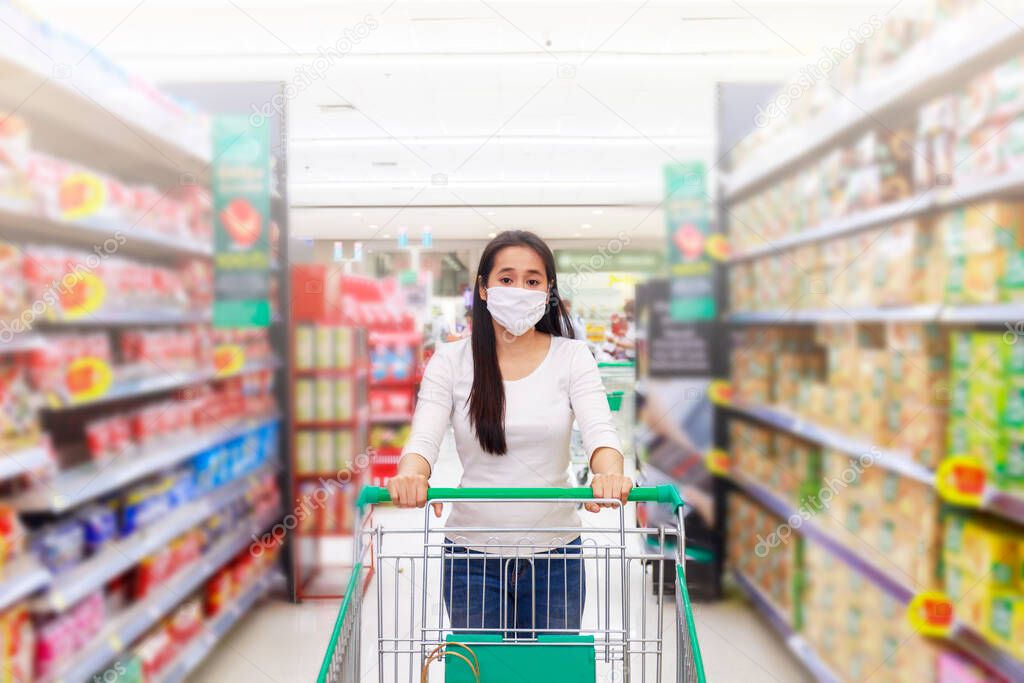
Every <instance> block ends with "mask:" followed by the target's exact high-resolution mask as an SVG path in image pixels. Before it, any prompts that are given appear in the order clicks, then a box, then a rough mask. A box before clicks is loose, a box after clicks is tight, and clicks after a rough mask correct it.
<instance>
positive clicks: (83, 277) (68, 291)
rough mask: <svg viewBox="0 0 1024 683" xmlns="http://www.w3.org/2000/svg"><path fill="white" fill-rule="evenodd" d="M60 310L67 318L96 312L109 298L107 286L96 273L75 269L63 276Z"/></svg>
mask: <svg viewBox="0 0 1024 683" xmlns="http://www.w3.org/2000/svg"><path fill="white" fill-rule="evenodd" d="M59 299H60V310H61V314H62V315H63V317H64V319H65V320H77V319H79V318H82V317H84V316H87V315H89V314H90V313H95V312H96V311H97V310H99V309H100V307H102V306H103V304H104V302H105V301H106V300H107V286H106V284H104V282H103V280H101V279H100V278H99V277H98V276H97V275H96V274H95V273H91V272H89V271H87V270H75V271H73V272H71V273H68V274H67V275H65V276H64V277H63V278H61V287H60V293H59Z"/></svg>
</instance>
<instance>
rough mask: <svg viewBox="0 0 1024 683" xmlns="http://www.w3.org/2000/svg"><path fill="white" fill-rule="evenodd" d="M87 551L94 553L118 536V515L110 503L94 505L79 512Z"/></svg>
mask: <svg viewBox="0 0 1024 683" xmlns="http://www.w3.org/2000/svg"><path fill="white" fill-rule="evenodd" d="M78 521H79V523H80V524H81V525H82V534H83V536H84V539H85V551H86V552H87V553H88V554H90V555H92V554H94V553H96V552H98V551H99V550H100V549H101V548H102V547H103V546H104V545H105V544H107V543H109V542H110V541H113V540H114V539H116V538H117V515H116V514H115V513H114V509H113V508H112V507H111V506H109V505H92V506H90V507H87V508H85V509H84V510H82V511H81V512H80V513H78Z"/></svg>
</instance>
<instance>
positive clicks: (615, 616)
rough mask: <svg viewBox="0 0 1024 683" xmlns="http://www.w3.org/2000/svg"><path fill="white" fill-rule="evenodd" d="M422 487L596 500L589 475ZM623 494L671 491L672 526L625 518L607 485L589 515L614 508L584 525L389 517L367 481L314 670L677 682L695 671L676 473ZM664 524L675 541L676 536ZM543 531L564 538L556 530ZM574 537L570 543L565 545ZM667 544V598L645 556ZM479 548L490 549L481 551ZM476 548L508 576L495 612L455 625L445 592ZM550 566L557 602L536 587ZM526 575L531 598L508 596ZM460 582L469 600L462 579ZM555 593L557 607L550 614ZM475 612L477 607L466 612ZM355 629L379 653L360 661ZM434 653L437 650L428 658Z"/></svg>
mask: <svg viewBox="0 0 1024 683" xmlns="http://www.w3.org/2000/svg"><path fill="white" fill-rule="evenodd" d="M427 499H428V500H429V501H431V502H442V503H447V502H469V501H472V502H474V503H487V504H503V505H523V504H530V503H538V502H550V501H556V502H562V503H564V504H566V505H573V506H575V505H576V504H578V502H579V501H582V500H593V492H592V491H591V489H590V488H565V489H561V488H551V489H545V488H530V489H527V488H523V489H515V488H497V489H450V488H449V489H430V491H429V493H428V496H427ZM629 500H630V501H631V502H650V503H664V504H667V505H671V506H672V508H673V510H674V511H675V518H676V520H677V523H678V528H673V529H671V530H667V529H639V528H630V527H628V526H627V524H626V519H627V517H626V514H625V511H624V506H622V505H621V503H620V501H616V500H604V499H602V500H600V501H598V502H602V503H608V504H610V505H611V506H613V507H614V508H617V509H615V510H613V511H605V513H603V514H602V515H601V516H597V517H595V518H594V519H595V520H596V521H598V522H603V521H604V520H606V519H609V518H611V517H615V518H616V520H617V523H614V524H607V523H606V526H601V527H589V526H588V527H584V528H582V529H581V528H578V527H575V528H545V529H543V530H537V529H482V528H474V527H459V528H456V527H451V526H444V524H443V522H441V521H438V520H435V519H434V518H433V515H432V513H431V512H430V507H429V506H428V507H427V509H426V510H425V511H424V526H423V527H422V528H414V529H407V528H399V529H390V528H383V527H382V526H381V525H380V524H377V523H376V522H375V521H374V511H373V506H375V505H378V504H381V503H386V502H389V501H390V497H389V495H388V493H387V491H386V490H385V489H381V488H377V487H366V488H364V489H363V491H362V493H361V494H360V497H359V500H358V502H357V507H358V509H359V515H360V519H361V520H362V522H361V523H360V525H359V526H358V527H357V528H358V530H359V531H358V532H357V534H356V559H357V562H356V564H355V568H354V570H353V573H352V577H351V580H350V581H349V584H348V589H347V591H346V597H345V600H344V602H343V603H342V606H341V610H340V611H339V613H338V617H337V619H336V621H335V624H334V630H333V631H332V633H331V639H330V643H329V645H328V649H327V653H326V656H325V657H324V661H323V665H322V667H321V669H320V675H319V678H318V679H317V680H318V683H333V682H335V681H341V682H343V683H356V682H357V681H360V680H377V681H380V683H384V682H385V681H387V682H389V683H391V682H395V683H397V682H398V681H408V682H409V683H414V682H415V681H421V682H422V683H426V682H427V681H442V680H443V681H444V682H445V683H480V682H481V681H482V682H483V683H513V682H516V683H518V682H521V681H529V682H530V683H544V682H548V681H559V682H560V683H577V682H579V683H583V682H587V683H593V682H595V681H603V682H606V683H612V682H613V681H614V682H618V681H622V682H624V683H628V682H630V681H634V682H637V681H639V682H642V683H645V682H648V681H656V682H658V683H660V682H661V681H663V680H672V678H673V677H674V679H675V680H676V681H677V683H691V682H697V683H703V682H704V681H705V677H704V668H703V663H702V661H701V656H700V648H699V647H698V643H697V634H696V632H695V630H694V621H693V613H692V611H691V607H690V599H689V596H688V594H687V592H686V580H685V575H684V567H685V564H684V557H685V552H684V549H683V548H684V543H683V526H682V523H683V516H682V513H683V502H682V500H681V499H680V497H679V493H678V492H677V491H676V489H675V488H674V487H672V486H658V487H641V488H634V489H633V491H632V493H631V494H630V497H629ZM581 532H582V536H581ZM481 533H482V534H486V538H487V542H486V543H485V544H484V546H483V547H480V546H479V545H475V546H473V549H472V550H467V549H466V548H465V547H463V546H461V545H460V543H462V542H464V540H465V539H466V537H465V536H464V534H471V535H472V534H481ZM541 533H543V534H544V538H546V539H547V540H546V543H545V544H544V545H534V544H533V543H532V540H531V539H532V535H533V534H541ZM670 533H671V534H672V535H674V536H675V539H674V540H676V541H678V542H676V543H674V545H673V544H672V541H670V540H669V538H668V536H669V534H670ZM552 534H555V535H558V536H559V538H558V539H556V540H555V541H552V540H551V538H552V536H551V535H552ZM648 535H654V536H655V537H657V538H660V539H661V541H662V544H661V546H660V547H655V548H651V547H650V545H649V544H647V543H645V537H646V536H648ZM471 538H474V539H479V538H480V536H478V535H473V536H471ZM524 538H525V540H524ZM577 538H580V540H579V541H576V539H577ZM562 539H564V540H562ZM570 541H574V542H576V544H575V545H567V544H568V543H569V542H570ZM672 547H674V550H675V553H676V567H675V571H676V573H677V577H678V587H679V588H678V590H677V591H676V592H675V599H674V600H673V599H672V598H671V597H669V599H668V601H666V599H665V598H666V594H665V592H664V591H660V590H659V591H654V590H650V589H649V586H650V587H654V586H655V582H654V579H653V576H652V575H653V573H654V570H653V567H654V566H655V565H657V566H659V567H660V566H661V562H662V561H663V559H664V554H665V552H666V550H667V549H669V548H672ZM480 551H483V552H485V553H486V554H485V555H480V554H476V553H478V552H480ZM482 558H486V559H482ZM471 562H482V563H485V564H484V566H491V567H492V571H498V572H500V585H501V586H504V588H502V589H501V590H502V597H503V599H502V600H501V601H500V602H501V604H500V605H499V606H498V609H499V611H500V623H498V624H495V623H493V622H492V623H488V624H484V623H481V624H479V625H474V624H471V623H460V624H457V625H456V626H457V628H455V629H454V630H453V629H452V627H451V624H450V622H449V618H448V610H447V609H446V606H448V605H453V604H454V601H455V600H456V597H457V596H456V594H455V584H456V578H457V577H459V576H460V575H461V572H462V571H463V570H465V571H466V572H469V567H470V566H471V564H470V563H471ZM486 563H493V564H490V565H488V564H486ZM370 565H373V566H374V567H375V576H374V581H373V583H375V585H376V593H377V596H376V598H377V599H376V605H377V609H376V611H373V610H365V611H364V609H363V599H364V596H363V590H362V588H363V584H362V577H363V575H364V573H365V572H366V571H368V569H369V566H370ZM559 565H561V571H560V572H559V573H556V572H555V571H554V570H553V569H552V568H553V567H554V568H556V569H557V568H558V566H559ZM477 566H479V565H477ZM495 566H496V567H497V569H494V567H495ZM446 569H447V572H446ZM446 576H447V579H448V580H447V581H446ZM545 576H546V582H547V585H546V587H545V586H544V583H543V582H544V581H545V578H544V577H545ZM553 576H555V577H556V578H555V579H554V580H555V581H556V583H555V591H554V595H555V596H556V597H557V595H558V590H557V589H558V585H557V582H558V581H561V582H562V583H563V584H564V585H563V589H564V590H563V591H562V597H561V598H558V599H560V600H562V601H563V604H562V605H557V603H555V607H554V608H553V607H552V601H551V600H545V599H544V598H543V597H541V599H540V600H538V599H537V596H538V595H540V596H544V595H545V591H547V593H546V595H547V596H548V597H550V596H551V595H552V592H551V591H552V581H553V579H552V577H553ZM523 577H527V578H526V584H525V586H526V587H525V588H523V590H524V591H529V590H530V589H531V588H532V589H533V593H532V595H533V600H532V601H531V602H530V607H529V608H528V609H527V608H525V607H522V608H520V607H516V606H514V605H518V604H519V601H517V600H515V599H511V600H510V598H515V597H519V596H518V595H513V591H515V592H518V591H519V590H520V588H519V587H520V586H522V585H524V584H523V583H522V580H523ZM570 580H573V581H577V582H580V583H582V582H585V585H586V589H585V597H583V594H582V592H576V593H575V595H576V597H574V598H572V600H576V601H577V602H576V604H572V603H571V602H570V598H569V596H570V594H571V593H572V591H570V590H569V589H568V586H569V582H570ZM465 585H466V588H465V590H466V593H467V594H466V596H465V600H466V601H469V600H470V599H472V598H471V596H469V590H470V589H469V583H468V582H466V584H465ZM576 585H579V583H577V584H576ZM513 586H514V587H513ZM460 590H461V588H460ZM524 595H525V593H524ZM459 596H461V593H460V594H459ZM481 597H483V594H481ZM484 599H485V598H484ZM673 603H674V604H673ZM478 605H479V603H478ZM492 607H493V606H492ZM559 607H561V608H562V611H561V615H562V616H563V617H564V620H563V621H559V618H558V615H556V616H555V617H553V616H552V613H553V611H552V610H554V612H558V608H559ZM520 609H521V610H522V611H519V610H520ZM513 611H516V612H517V613H515V614H514V613H513ZM364 616H366V617H367V618H368V621H367V622H366V623H364V622H363V617H364ZM477 618H481V619H482V618H483V617H476V616H474V617H473V619H474V620H475V619H477ZM666 621H667V622H669V623H668V628H671V627H672V622H674V629H673V630H674V632H675V639H674V642H673V641H671V640H667V639H666V638H665V631H666ZM372 622H375V625H374V624H373V623H372ZM374 632H375V638H374ZM364 638H368V639H371V640H372V639H375V640H376V643H375V645H376V647H375V648H373V650H371V651H373V652H375V653H376V661H375V662H374V661H370V662H365V661H363V662H361V661H360V655H361V653H360V645H361V642H362V640H363V639H364ZM432 662H437V663H436V664H434V665H433V666H432ZM442 670H443V673H442Z"/></svg>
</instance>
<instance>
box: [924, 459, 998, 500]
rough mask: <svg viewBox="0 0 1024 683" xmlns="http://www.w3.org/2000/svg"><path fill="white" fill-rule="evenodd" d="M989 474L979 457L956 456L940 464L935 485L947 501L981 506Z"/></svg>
mask: <svg viewBox="0 0 1024 683" xmlns="http://www.w3.org/2000/svg"><path fill="white" fill-rule="evenodd" d="M986 480H987V474H986V472H985V466H984V465H983V464H982V462H981V461H980V460H978V459H977V458H972V457H969V456H960V455H958V456H954V457H952V458H947V459H946V460H944V461H943V462H942V464H941V465H939V470H938V472H937V473H936V474H935V487H936V488H937V489H938V491H939V495H940V496H942V499H943V500H945V501H946V502H949V503H952V504H953V505H962V506H965V507H979V506H980V505H981V503H982V500H983V499H984V496H985V485H986Z"/></svg>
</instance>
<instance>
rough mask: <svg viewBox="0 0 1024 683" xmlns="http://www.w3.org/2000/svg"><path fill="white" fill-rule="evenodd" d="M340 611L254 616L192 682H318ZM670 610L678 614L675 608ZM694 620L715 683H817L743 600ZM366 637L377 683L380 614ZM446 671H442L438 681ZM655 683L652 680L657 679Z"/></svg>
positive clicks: (395, 514)
mask: <svg viewBox="0 0 1024 683" xmlns="http://www.w3.org/2000/svg"><path fill="white" fill-rule="evenodd" d="M459 472H460V468H459V464H458V460H457V458H456V456H455V452H454V447H453V445H452V441H451V439H450V438H449V439H447V440H446V442H445V447H444V448H443V451H442V455H441V460H440V461H439V463H438V467H437V472H436V473H435V483H437V484H438V485H454V484H455V483H457V481H458V477H459ZM604 514H613V513H604ZM421 515H422V513H421V512H419V511H398V510H389V511H384V514H382V515H381V519H382V522H383V523H384V524H385V525H386V526H394V527H398V526H406V527H409V526H414V525H415V526H418V525H421V524H422V521H421V520H422V517H421ZM599 518H600V516H593V517H592V516H589V515H588V516H587V517H585V518H584V519H585V521H586V522H591V523H592V522H593V521H594V520H596V519H599ZM409 542H410V544H415V539H414V538H410V539H409ZM391 576H392V577H393V574H392V575H391ZM385 581H386V582H387V581H388V579H387V578H386V579H385ZM367 598H368V602H367V604H368V605H371V606H372V605H373V604H374V602H373V601H374V600H375V599H376V598H375V595H374V589H373V588H372V587H371V593H370V594H368V596H367ZM337 608H338V605H337V603H334V602H308V603H304V604H302V605H291V604H287V603H284V602H270V603H267V604H265V605H263V606H262V607H260V608H259V609H258V610H256V611H255V612H254V613H253V614H251V615H249V617H247V618H246V619H245V620H244V621H243V622H242V623H241V624H240V625H239V627H238V628H237V629H235V631H234V632H233V633H232V634H231V635H230V636H229V637H228V638H226V639H225V640H224V641H223V643H222V644H221V646H220V647H219V648H218V649H217V650H216V651H215V652H214V653H213V654H212V655H211V656H210V658H209V659H208V660H207V662H206V664H205V665H204V666H203V667H202V668H201V669H199V670H198V671H197V673H196V674H195V676H194V677H193V678H192V679H191V680H192V681H194V682H195V683H218V682H219V681H224V680H239V679H242V680H252V681H267V682H269V683H293V682H295V683H299V682H302V683H305V682H308V681H313V680H315V678H316V673H317V670H318V669H319V666H320V662H321V658H322V656H323V653H324V650H325V649H326V646H327V638H328V636H329V634H330V632H331V628H332V626H333V623H334V618H335V615H336V612H337ZM637 608H638V607H637ZM666 609H669V610H670V608H669V607H668V606H667V607H666ZM694 617H695V619H696V622H697V628H698V632H699V637H700V642H701V647H702V649H703V653H704V662H705V667H706V669H707V675H708V680H709V681H713V682H715V683H719V682H728V681H745V682H749V683H755V682H762V681H764V682H780V683H802V682H803V681H809V680H810V679H808V678H807V676H806V674H805V673H804V670H803V669H802V668H801V667H800V665H799V664H798V663H797V662H796V660H795V659H793V658H792V657H791V656H790V654H789V652H788V651H787V650H786V648H785V646H784V645H783V643H782V642H781V641H780V640H779V639H778V637H777V636H776V635H775V634H774V632H772V631H771V630H770V629H769V628H768V627H767V626H765V624H764V623H762V622H761V621H760V619H759V617H758V616H757V615H756V614H755V613H754V612H753V611H752V610H751V609H750V608H749V607H748V606H747V605H746V604H745V603H743V602H742V601H740V600H739V599H730V600H726V601H723V602H720V603H716V604H713V605H696V606H695V612H694ZM670 619H674V616H673V613H672V612H671V610H670V611H669V612H667V613H666V624H670V623H674V622H673V621H669V620H670ZM389 620H390V619H389ZM363 632H364V646H363V657H362V665H363V670H364V676H365V677H366V680H373V681H376V680H377V678H376V665H377V655H376V642H375V640H374V639H375V637H376V622H375V621H374V619H373V609H370V610H368V611H367V614H366V615H365V617H364V631H363ZM674 646H675V643H674V642H673V639H672V638H666V641H665V647H666V656H667V657H669V658H671V657H672V656H674ZM440 671H441V670H440V668H438V669H437V676H439V675H440ZM389 675H390V673H389ZM666 675H668V674H666ZM403 676H404V672H403ZM648 678H649V679H651V676H650V674H649V675H648ZM402 680H404V678H403V679H402ZM437 680H441V679H440V678H438V679H437Z"/></svg>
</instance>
